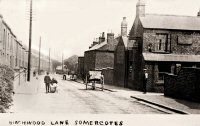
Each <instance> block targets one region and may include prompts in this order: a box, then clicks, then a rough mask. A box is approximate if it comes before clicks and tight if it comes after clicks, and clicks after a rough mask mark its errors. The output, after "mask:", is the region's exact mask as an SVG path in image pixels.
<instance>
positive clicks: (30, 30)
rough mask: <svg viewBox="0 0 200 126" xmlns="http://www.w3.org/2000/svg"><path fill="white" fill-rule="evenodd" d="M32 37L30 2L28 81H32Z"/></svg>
mask: <svg viewBox="0 0 200 126" xmlns="http://www.w3.org/2000/svg"><path fill="white" fill-rule="evenodd" d="M31 37H32V0H30V24H29V51H28V76H27V81H30V72H31V71H30V67H31V39H32V38H31Z"/></svg>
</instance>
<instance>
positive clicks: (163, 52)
mask: <svg viewBox="0 0 200 126" xmlns="http://www.w3.org/2000/svg"><path fill="white" fill-rule="evenodd" d="M152 53H160V54H170V52H165V51H153V52H152Z"/></svg>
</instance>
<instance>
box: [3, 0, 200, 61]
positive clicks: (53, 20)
mask: <svg viewBox="0 0 200 126" xmlns="http://www.w3.org/2000/svg"><path fill="white" fill-rule="evenodd" d="M137 1H138V0H33V27H32V29H33V30H32V48H34V49H37V50H38V46H39V38H40V36H41V43H42V47H41V48H42V49H41V50H42V52H43V53H44V54H46V55H48V51H49V48H50V49H51V57H52V58H54V59H57V60H60V61H61V59H62V53H63V54H64V58H68V57H70V56H72V55H78V56H83V55H84V51H86V50H88V47H89V46H90V45H91V44H92V42H93V40H94V39H95V38H98V37H99V35H100V33H102V32H105V33H108V32H113V33H114V34H115V36H117V35H119V34H120V24H121V21H122V18H123V17H127V22H128V31H129V30H130V29H131V26H132V24H133V22H134V19H135V13H136V11H135V10H136V3H137ZM145 3H146V8H145V9H146V13H157V14H171V15H188V16H196V15H197V12H198V11H199V8H200V0H145ZM29 5H30V0H0V14H2V15H3V19H4V20H5V21H6V22H7V24H8V25H9V27H10V28H11V29H12V31H13V33H14V34H15V35H16V36H17V39H18V40H20V41H22V43H23V44H24V45H28V40H29Z"/></svg>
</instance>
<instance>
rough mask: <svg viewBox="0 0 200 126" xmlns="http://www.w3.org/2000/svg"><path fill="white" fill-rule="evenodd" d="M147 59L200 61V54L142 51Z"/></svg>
mask: <svg viewBox="0 0 200 126" xmlns="http://www.w3.org/2000/svg"><path fill="white" fill-rule="evenodd" d="M142 55H143V58H144V60H145V61H166V62H167V61H169V62H172V61H174V62H200V55H181V54H180V55H179V54H156V53H142Z"/></svg>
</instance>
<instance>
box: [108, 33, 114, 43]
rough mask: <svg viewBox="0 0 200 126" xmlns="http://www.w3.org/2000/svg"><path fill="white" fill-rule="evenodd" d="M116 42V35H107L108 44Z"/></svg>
mask: <svg viewBox="0 0 200 126" xmlns="http://www.w3.org/2000/svg"><path fill="white" fill-rule="evenodd" d="M113 40H114V33H107V43H111V42H113Z"/></svg>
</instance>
